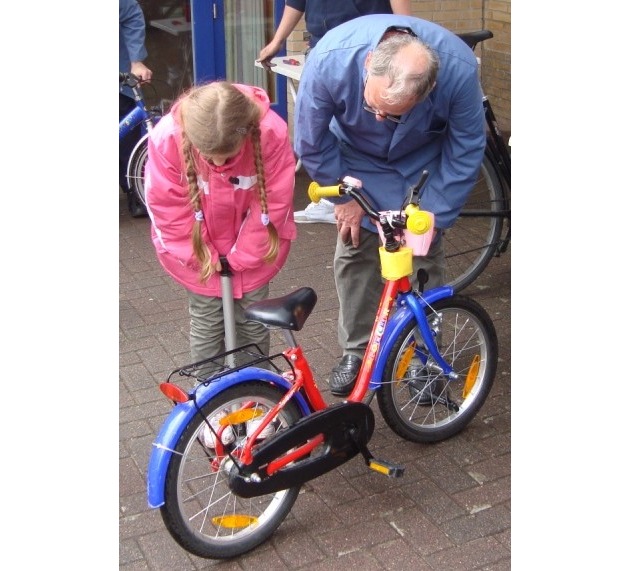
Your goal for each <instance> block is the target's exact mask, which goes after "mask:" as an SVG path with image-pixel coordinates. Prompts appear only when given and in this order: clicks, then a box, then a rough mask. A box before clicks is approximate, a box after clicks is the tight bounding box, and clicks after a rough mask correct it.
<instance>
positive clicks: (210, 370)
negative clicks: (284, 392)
mask: <svg viewBox="0 0 630 571" xmlns="http://www.w3.org/2000/svg"><path fill="white" fill-rule="evenodd" d="M230 355H234V361H235V362H236V363H237V364H236V365H235V366H229V365H228V364H227V362H228V359H227V357H228V356H230ZM278 360H281V361H283V363H282V368H281V367H280V366H279V365H278V364H277V362H278ZM261 363H266V364H267V365H269V367H271V369H272V370H274V371H275V372H277V373H279V374H281V373H282V372H283V370H286V367H284V364H286V365H288V367H289V368H290V370H291V372H292V374H293V376H294V377H295V369H294V367H293V364H292V363H291V361H290V360H289V359H288V358H287V356H286V355H284V354H283V353H276V354H275V355H264V354H263V353H262V351H261V350H260V347H258V345H256V344H255V343H250V344H249V345H243V346H242V347H238V348H236V349H232V350H231V351H226V352H224V353H221V354H219V355H216V356H214V357H211V358H209V359H204V360H203V361H198V362H196V363H191V364H189V365H184V366H183V367H180V368H178V369H175V370H174V371H172V372H171V373H170V374H169V376H168V379H167V380H166V382H167V383H171V382H174V379H173V377H174V376H176V375H177V376H180V377H189V378H191V379H193V380H194V381H195V383H196V384H199V383H201V384H205V385H208V384H210V383H213V382H216V381H218V380H219V379H221V378H222V377H224V376H225V375H227V374H229V373H235V372H237V371H240V370H242V369H245V368H247V367H253V366H255V365H260V364H261Z"/></svg>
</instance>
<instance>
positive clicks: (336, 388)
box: [330, 355, 362, 397]
mask: <svg viewBox="0 0 630 571" xmlns="http://www.w3.org/2000/svg"><path fill="white" fill-rule="evenodd" d="M361 362H362V359H360V358H359V357H357V356H355V355H344V356H343V359H341V362H340V363H339V364H338V365H337V366H336V367H335V368H334V369H333V370H332V374H331V375H330V392H331V393H332V394H333V395H335V396H336V397H347V396H348V395H349V394H350V393H351V392H352V387H354V382H355V381H356V380H357V375H358V374H359V369H360V368H361Z"/></svg>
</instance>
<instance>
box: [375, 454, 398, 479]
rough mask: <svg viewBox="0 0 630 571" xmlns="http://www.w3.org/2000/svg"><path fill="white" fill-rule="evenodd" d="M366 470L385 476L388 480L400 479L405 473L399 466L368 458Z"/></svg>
mask: <svg viewBox="0 0 630 571" xmlns="http://www.w3.org/2000/svg"><path fill="white" fill-rule="evenodd" d="M368 468H370V470H374V471H375V472H378V473H379V474H385V475H386V476H388V477H390V478H400V477H401V476H402V475H403V474H404V472H405V467H404V466H401V465H400V464H394V463H393V462H387V461H385V460H377V459H376V458H370V461H369V462H368Z"/></svg>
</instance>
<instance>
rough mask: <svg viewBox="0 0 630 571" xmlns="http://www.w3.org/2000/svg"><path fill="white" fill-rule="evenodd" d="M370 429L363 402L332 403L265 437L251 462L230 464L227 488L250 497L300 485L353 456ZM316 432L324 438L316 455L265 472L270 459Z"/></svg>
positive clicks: (369, 415) (371, 418)
mask: <svg viewBox="0 0 630 571" xmlns="http://www.w3.org/2000/svg"><path fill="white" fill-rule="evenodd" d="M373 432H374V413H373V412H372V410H371V409H370V407H369V406H367V405H366V404H364V403H362V402H344V403H340V404H335V405H331V406H329V407H328V408H326V409H324V410H321V411H318V412H315V413H313V414H311V415H309V416H307V417H305V418H301V419H300V420H298V421H297V422H296V423H295V424H293V425H292V426H290V427H289V428H287V429H286V430H282V431H280V432H278V433H277V434H276V435H275V436H274V437H273V438H270V439H268V440H265V441H264V442H263V443H262V444H260V445H259V446H258V447H256V448H255V450H254V453H253V461H252V463H251V464H248V465H246V466H244V465H241V466H240V467H239V466H236V465H235V466H233V468H232V470H231V471H230V475H229V479H228V481H229V486H230V489H231V490H232V491H233V492H234V493H235V494H236V495H237V496H240V497H243V498H252V497H255V496H262V495H264V494H269V493H273V492H278V491H280V490H286V489H287V488H292V487H294V486H301V485H302V484H304V483H305V482H308V481H309V480H313V479H315V478H317V477H318V476H321V475H322V474H325V473H326V472H330V471H331V470H333V469H334V468H337V467H338V466H341V465H342V464H343V463H345V462H347V461H348V460H350V459H352V458H354V457H355V456H356V455H357V454H358V453H359V452H360V451H361V449H362V448H363V449H366V446H367V443H368V441H369V440H370V438H371V437H372V433H373ZM319 434H323V435H324V442H323V443H322V444H321V445H320V447H319V448H317V455H316V456H314V457H313V456H311V457H306V458H304V459H301V460H299V461H298V462H296V463H294V464H290V465H288V466H285V467H284V468H282V469H281V470H278V471H277V472H275V473H273V474H272V475H271V476H268V475H266V473H265V469H264V467H265V466H266V465H267V464H268V463H269V462H271V461H273V460H275V459H277V458H278V457H281V456H283V455H284V454H286V453H287V452H288V451H289V450H292V449H293V448H296V447H298V446H301V445H302V444H305V443H306V442H307V441H308V440H310V439H311V438H314V437H315V436H317V435H319ZM320 451H321V452H320ZM261 468H262V469H261ZM252 476H253V477H252Z"/></svg>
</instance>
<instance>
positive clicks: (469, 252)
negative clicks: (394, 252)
mask: <svg viewBox="0 0 630 571" xmlns="http://www.w3.org/2000/svg"><path fill="white" fill-rule="evenodd" d="M501 210H505V200H504V199H503V191H502V188H501V183H500V181H499V177H498V175H497V170H496V167H495V166H494V164H493V162H492V160H491V159H490V158H489V157H488V155H485V156H484V158H483V162H482V164H481V169H480V170H479V175H478V177H477V182H476V183H475V186H474V187H473V189H472V191H471V193H470V195H469V196H468V199H467V201H466V204H465V205H464V208H462V210H461V212H460V215H459V217H458V218H457V221H456V222H455V224H454V225H453V226H452V227H451V228H448V229H447V230H445V231H444V234H443V237H442V240H443V242H444V254H445V261H446V282H447V283H448V284H449V285H451V286H452V287H453V289H454V290H455V292H456V293H457V292H460V291H461V290H463V289H464V288H466V287H468V286H469V285H470V284H471V283H473V282H474V281H475V280H476V279H477V278H478V277H479V276H480V275H481V273H482V272H483V271H484V270H485V268H486V266H487V265H488V263H489V262H490V260H491V259H492V256H493V255H494V253H495V252H496V250H497V247H498V246H499V243H500V239H501V230H502V228H503V217H502V215H501V214H499V211H501Z"/></svg>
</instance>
